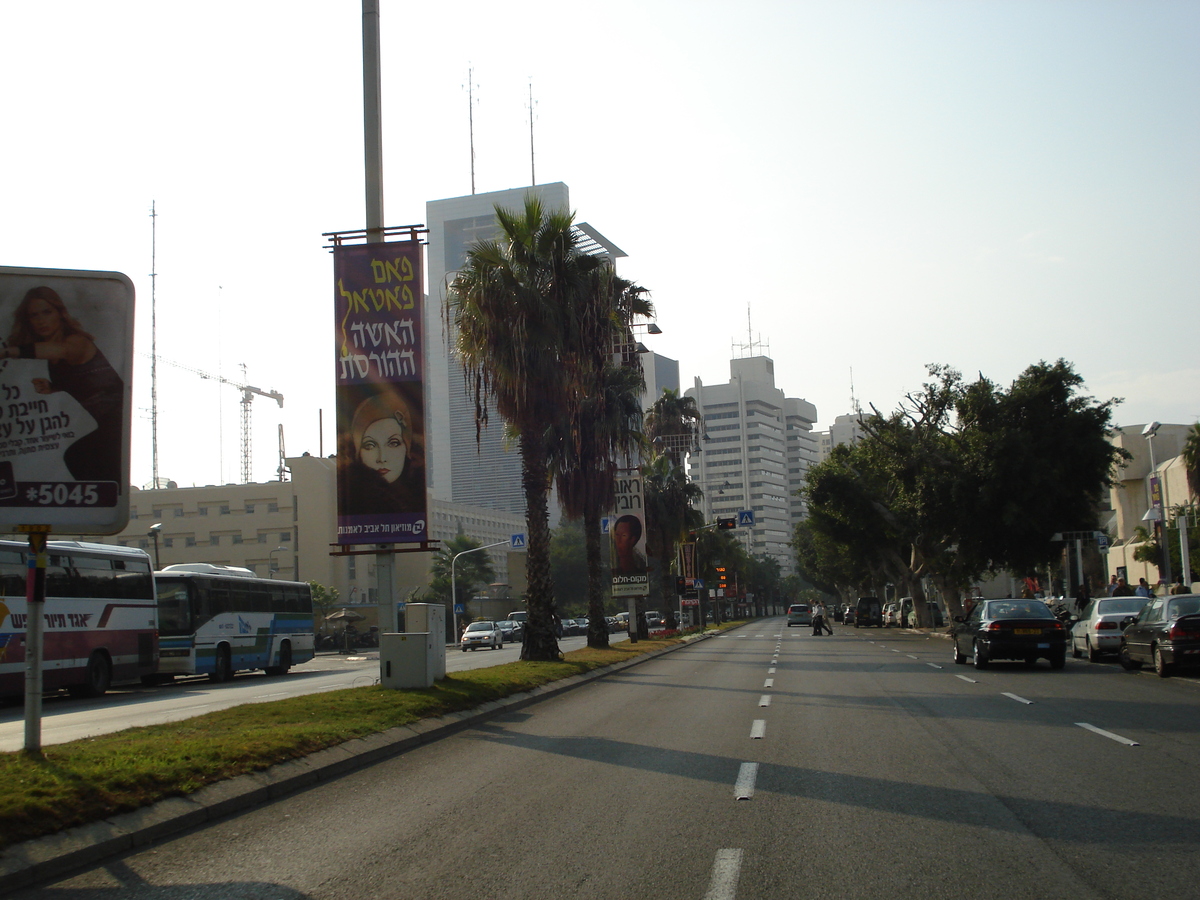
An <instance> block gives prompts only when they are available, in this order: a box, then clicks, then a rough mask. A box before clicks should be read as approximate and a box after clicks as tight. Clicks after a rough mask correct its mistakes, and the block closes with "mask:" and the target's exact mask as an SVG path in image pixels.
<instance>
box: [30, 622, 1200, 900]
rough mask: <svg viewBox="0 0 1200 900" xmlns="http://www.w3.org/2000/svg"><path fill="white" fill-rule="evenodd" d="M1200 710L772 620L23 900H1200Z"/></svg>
mask: <svg viewBox="0 0 1200 900" xmlns="http://www.w3.org/2000/svg"><path fill="white" fill-rule="evenodd" d="M1198 712H1200V687H1198V686H1197V684H1196V682H1195V681H1191V680H1185V679H1170V680H1165V681H1164V680H1160V679H1158V678H1156V677H1154V676H1153V675H1152V674H1138V675H1130V674H1126V673H1124V672H1121V671H1120V670H1119V669H1118V668H1117V667H1115V666H1109V665H1093V664H1088V663H1086V662H1079V661H1075V660H1068V663H1067V668H1066V669H1065V670H1064V671H1061V672H1053V671H1051V670H1050V669H1049V667H1048V666H1047V665H1046V664H1045V663H1042V664H1041V665H1039V666H1038V667H1037V668H1034V669H1027V668H1025V667H1024V666H1022V665H1019V664H1013V665H1004V664H995V665H994V667H993V668H990V669H988V670H986V671H984V672H979V673H976V672H975V671H974V670H973V669H971V668H970V667H966V666H955V665H954V664H953V663H952V662H951V661H950V651H949V645H948V643H947V642H946V641H944V640H940V639H937V638H928V637H924V636H917V635H911V634H898V633H893V632H881V631H876V630H871V631H866V630H855V629H843V628H837V629H836V633H835V635H834V636H833V637H823V638H814V637H812V636H811V633H810V631H809V630H808V629H792V630H790V631H789V630H788V629H787V628H786V627H783V626H782V622H781V620H771V621H769V622H767V623H759V624H754V625H751V626H748V627H744V628H742V629H739V630H738V631H735V632H733V633H730V634H727V635H723V636H721V637H716V638H713V639H710V640H707V641H704V642H701V643H698V644H695V645H693V646H690V647H687V648H684V649H681V650H679V651H677V652H674V653H671V654H668V655H665V656H662V657H659V658H656V659H653V660H650V661H648V662H646V663H644V664H642V665H639V666H635V667H632V668H630V669H626V670H624V671H622V672H620V673H616V674H614V675H611V676H609V677H607V678H603V679H601V680H599V681H596V682H593V683H591V684H588V685H586V686H584V687H581V688H579V689H578V690H575V691H571V692H568V693H566V694H563V695H560V696H558V697H556V698H553V699H551V700H547V701H545V702H543V703H539V704H536V705H534V706H532V707H528V708H526V709H524V710H522V711H521V712H519V713H511V714H506V715H503V716H501V717H499V718H496V719H493V720H491V721H490V722H488V723H487V724H485V725H482V726H479V727H475V728H471V729H468V730H465V731H463V732H460V733H458V734H456V735H453V736H451V737H448V738H446V739H444V740H442V741H438V742H436V743H433V744H430V745H427V746H424V747H421V748H419V749H417V750H413V751H411V752H408V753H406V754H404V755H402V756H399V757H396V758H394V759H392V760H389V761H387V762H384V763H380V764H378V765H376V766H373V767H371V768H369V769H364V770H361V771H359V772H356V773H352V774H349V775H347V776H345V777H343V778H341V779H338V780H336V781H333V782H330V783H328V784H325V785H322V786H320V787H316V788H313V789H310V790H307V791H304V792H302V793H298V794H295V795H292V796H290V797H287V798H285V799H283V800H280V801H278V802H275V803H272V804H269V805H267V806H263V807H261V808H259V809H256V810H253V811H251V812H248V813H244V814H241V815H236V816H231V817H230V818H228V819H225V820H223V821H220V822H217V823H215V824H212V825H209V826H206V827H203V828H199V829H196V830H194V831H192V832H189V833H186V834H183V835H180V836H178V837H176V838H173V839H170V840H166V841H163V842H161V843H159V844H156V845H151V846H149V847H147V848H144V849H142V850H140V851H137V852H133V853H130V854H129V855H127V856H125V857H123V858H120V859H117V860H113V861H111V862H109V863H108V864H106V865H103V866H99V867H96V868H94V869H90V870H88V871H85V872H81V873H79V874H76V875H74V876H72V877H69V878H65V879H63V880H61V881H59V882H56V883H54V884H49V885H45V886H43V887H41V888H40V889H39V890H38V891H36V892H35V891H27V892H24V893H21V894H18V895H15V896H20V897H24V898H32V897H34V896H36V897H38V898H39V900H66V898H86V900H101V898H104V900H107V898H110V897H111V898H114V900H116V898H122V900H125V898H129V900H142V898H146V900H150V898H154V900H159V898H162V900H168V898H169V900H176V898H180V900H182V898H206V900H207V898H235V897H236V898H259V897H261V898H276V900H280V898H283V900H290V898H321V900H324V898H406V900H419V898H441V900H455V898H531V900H532V898H564V897H580V898H611V900H629V898H631V897H632V898H696V900H734V898H772V900H773V898H789V897H804V898H825V897H828V898H847V897H850V898H859V897H861V898H876V897H880V898H888V900H893V898H920V900H933V898H955V900H958V898H963V897H969V898H993V897H994V898H1005V900H1012V898H1038V900H1043V898H1059V897H1061V898H1109V897H1129V896H1177V897H1185V896H1196V895H1197V894H1198V893H1200V892H1198V891H1197V888H1196V883H1197V880H1198V879H1200V875H1198V874H1197V873H1200V865H1198V864H1200V804H1198V803H1197V800H1198V799H1200V787H1198V786H1197V779H1196V778H1195V771H1196V760H1197V759H1198V758H1200V746H1198V745H1200V740H1198V737H1197V731H1198V729H1200V716H1198V715H1197V713H1198ZM739 798H740V799H739Z"/></svg>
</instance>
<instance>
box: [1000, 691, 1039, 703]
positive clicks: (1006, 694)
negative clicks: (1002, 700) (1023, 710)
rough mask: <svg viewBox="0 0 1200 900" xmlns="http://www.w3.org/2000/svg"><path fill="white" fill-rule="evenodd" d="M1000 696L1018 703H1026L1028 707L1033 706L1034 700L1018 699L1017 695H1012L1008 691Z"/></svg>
mask: <svg viewBox="0 0 1200 900" xmlns="http://www.w3.org/2000/svg"><path fill="white" fill-rule="evenodd" d="M1000 696H1001V697H1007V698H1008V699H1009V700H1016V701H1017V702H1018V703H1024V704H1025V705H1026V706H1033V701H1032V700H1026V699H1025V698H1024V697H1018V696H1017V695H1016V694H1010V693H1008V692H1007V691H1003V692H1002V693H1001V694H1000Z"/></svg>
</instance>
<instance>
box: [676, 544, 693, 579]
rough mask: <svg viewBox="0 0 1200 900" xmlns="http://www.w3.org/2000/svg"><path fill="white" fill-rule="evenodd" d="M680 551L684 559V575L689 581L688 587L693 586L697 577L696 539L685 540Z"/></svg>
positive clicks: (680, 546)
mask: <svg viewBox="0 0 1200 900" xmlns="http://www.w3.org/2000/svg"><path fill="white" fill-rule="evenodd" d="M679 553H680V556H681V558H682V560H683V566H682V569H683V577H684V579H685V580H686V581H687V584H688V587H691V586H692V580H693V579H694V578H695V577H696V543H695V541H684V542H683V543H682V544H680V545H679Z"/></svg>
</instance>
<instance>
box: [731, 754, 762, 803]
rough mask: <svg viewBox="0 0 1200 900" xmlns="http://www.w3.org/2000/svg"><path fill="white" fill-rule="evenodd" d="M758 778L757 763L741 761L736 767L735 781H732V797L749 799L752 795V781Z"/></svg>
mask: <svg viewBox="0 0 1200 900" xmlns="http://www.w3.org/2000/svg"><path fill="white" fill-rule="evenodd" d="M757 780H758V763H748V762H747V763H742V764H741V765H740V766H739V767H738V775H737V781H735V782H734V783H733V799H734V800H749V799H750V798H751V797H753V796H754V782H755V781H757Z"/></svg>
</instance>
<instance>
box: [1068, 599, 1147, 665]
mask: <svg viewBox="0 0 1200 900" xmlns="http://www.w3.org/2000/svg"><path fill="white" fill-rule="evenodd" d="M1146 599H1147V598H1145V597H1100V598H1098V599H1096V600H1093V601H1092V602H1091V603H1089V604H1088V605H1087V609H1085V610H1084V611H1083V616H1082V617H1081V618H1080V619H1079V621H1078V622H1076V623H1075V624H1074V625H1073V626H1071V655H1072V656H1073V657H1075V658H1076V659H1079V657H1081V656H1083V654H1085V653H1086V654H1087V657H1088V659H1090V660H1091V661H1092V662H1095V661H1096V660H1098V659H1099V658H1100V654H1101V653H1116V652H1117V651H1118V650H1120V649H1121V634H1122V630H1121V620H1122V619H1128V618H1129V617H1130V616H1136V615H1137V614H1138V613H1140V612H1141V611H1142V607H1143V606H1145V605H1146Z"/></svg>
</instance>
